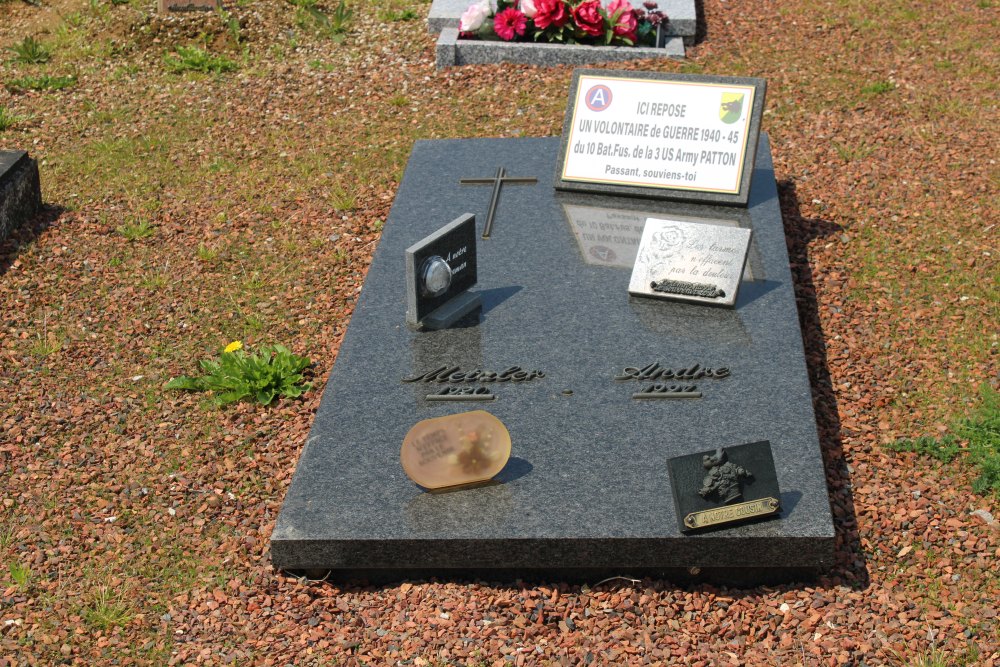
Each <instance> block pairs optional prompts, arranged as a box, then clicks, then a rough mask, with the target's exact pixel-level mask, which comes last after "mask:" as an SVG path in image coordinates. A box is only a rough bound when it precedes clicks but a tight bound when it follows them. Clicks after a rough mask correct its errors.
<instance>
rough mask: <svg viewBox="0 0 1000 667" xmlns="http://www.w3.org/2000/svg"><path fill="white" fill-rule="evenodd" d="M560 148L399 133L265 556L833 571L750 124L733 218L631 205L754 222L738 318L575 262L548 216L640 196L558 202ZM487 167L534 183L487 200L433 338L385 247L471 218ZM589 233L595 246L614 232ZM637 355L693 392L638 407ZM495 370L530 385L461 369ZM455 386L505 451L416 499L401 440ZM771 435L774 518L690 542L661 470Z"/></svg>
mask: <svg viewBox="0 0 1000 667" xmlns="http://www.w3.org/2000/svg"><path fill="white" fill-rule="evenodd" d="M558 150H559V139H558V138H548V139H472V140H438V141H420V142H417V143H416V144H415V146H414V149H413V153H412V156H411V158H410V162H409V165H408V167H407V170H406V173H405V175H404V178H403V182H402V184H401V186H400V189H399V192H398V194H397V197H396V201H395V204H394V206H393V209H392V212H391V214H390V216H389V220H388V222H387V223H386V225H385V229H384V231H383V235H382V239H381V241H380V244H379V247H378V249H377V251H376V253H375V257H374V260H373V262H372V265H371V268H370V270H369V272H368V276H367V279H366V282H365V286H364V289H363V290H362V293H361V295H360V297H359V299H358V302H357V306H356V307H355V312H354V317H353V319H352V321H351V323H350V326H349V328H348V331H347V334H346V335H345V337H344V341H343V343H342V345H341V347H340V351H339V354H338V357H337V362H336V365H335V366H334V368H333V371H332V373H331V375H330V379H329V383H328V385H327V388H326V391H325V394H324V396H323V400H322V402H321V405H320V407H319V410H318V412H317V414H316V419H315V423H314V425H313V428H312V432H311V434H310V436H309V438H308V440H307V442H306V444H305V447H304V448H303V450H302V454H301V457H300V459H299V462H298V467H297V469H296V472H295V476H294V479H293V480H292V483H291V486H290V488H289V489H288V493H287V495H286V497H285V501H284V505H283V506H282V509H281V512H280V515H279V517H278V519H277V523H276V525H275V528H274V531H273V533H272V536H271V556H272V561H273V564H274V565H275V566H276V567H279V568H285V569H290V570H305V571H310V572H313V573H317V572H320V573H325V572H326V571H327V570H330V571H332V576H334V577H365V578H368V579H370V580H392V579H399V578H404V577H426V576H439V577H440V576H482V577H488V578H491V579H510V578H514V577H535V576H545V577H564V578H579V577H587V578H590V577H597V576H608V575H610V574H619V575H635V576H642V575H651V576H668V577H674V576H682V575H683V576H689V574H690V573H696V572H698V573H700V574H699V575H698V576H701V577H710V578H713V579H717V580H722V581H735V582H760V581H773V580H782V579H785V580H788V579H793V578H799V577H803V576H808V575H809V574H811V573H815V572H816V571H817V570H819V569H823V568H825V567H827V566H829V565H830V564H831V563H832V559H833V549H834V529H833V523H832V518H831V514H830V505H829V499H828V495H827V489H826V480H825V477H824V468H823V461H822V458H821V455H820V447H819V442H818V438H817V432H816V423H815V418H814V414H813V408H812V398H811V392H810V386H809V378H808V375H807V371H806V363H805V359H804V354H803V346H802V338H801V333H800V330H799V321H798V316H797V312H796V306H795V298H794V293H793V286H792V278H791V273H790V270H789V266H788V254H787V251H786V248H785V236H784V230H783V227H782V221H781V213H780V210H779V206H778V196H777V190H776V187H775V181H774V174H773V167H772V163H771V155H770V149H769V145H768V142H767V138H766V136H764V135H762V136H761V141H760V149H759V151H758V153H757V161H756V176H755V177H754V179H753V187H752V191H751V196H750V202H749V206H748V207H747V208H746V209H741V210H739V211H737V212H734V211H732V210H731V209H728V210H727V209H726V208H724V207H714V206H707V205H698V204H691V203H682V202H664V201H644V202H642V210H643V211H644V212H646V211H648V212H650V213H653V214H656V215H658V216H660V217H669V216H685V218H684V219H697V218H704V219H705V220H706V221H707V222H710V223H712V222H715V221H718V220H719V219H720V218H721V219H726V220H730V219H731V220H733V222H734V223H735V224H739V225H741V226H742V225H747V226H749V227H750V228H751V229H752V230H753V236H752V242H751V246H752V247H751V249H750V259H749V261H748V264H749V266H750V267H751V268H752V272H748V274H745V276H744V281H745V282H744V283H743V284H742V286H741V288H740V290H739V297H738V299H737V302H736V305H735V308H733V309H718V308H710V307H704V306H699V305H694V304H688V303H677V302H669V301H659V300H651V299H641V298H634V297H629V295H628V289H627V288H628V283H629V277H630V273H631V271H630V269H629V268H628V267H622V266H615V265H600V264H594V263H591V262H588V261H586V259H585V257H584V256H583V253H582V250H583V247H584V246H582V245H581V243H580V241H579V240H578V238H577V234H578V232H579V230H578V229H577V228H576V227H575V226H574V225H573V224H571V223H570V222H569V221H568V220H567V219H566V216H565V215H564V210H566V206H567V205H569V206H571V207H572V206H577V207H579V206H589V207H601V208H604V209H614V208H615V207H616V206H619V205H621V207H622V209H623V210H624V211H625V212H626V217H629V216H631V215H633V211H634V209H635V207H636V205H637V204H636V201H637V200H635V199H632V200H627V201H622V200H620V199H616V198H612V197H607V196H601V195H594V194H577V193H565V192H556V191H555V190H554V188H553V182H552V179H553V174H554V173H555V161H556V156H557V153H558ZM502 165H507V166H516V169H517V172H518V175H523V176H537V177H538V179H539V182H538V185H537V186H532V187H530V188H523V189H518V190H517V191H516V192H517V196H506V197H504V198H503V200H502V201H501V203H500V206H499V207H498V210H497V214H496V219H495V223H494V228H493V233H492V235H491V237H490V238H489V239H487V240H483V241H481V242H480V244H479V282H478V292H479V293H480V294H481V295H482V299H483V309H482V311H481V313H478V314H476V315H475V316H474V317H473V318H472V319H471V320H470V321H467V322H462V323H460V324H459V325H456V326H455V327H452V328H449V329H445V330H441V331H429V332H416V331H413V330H411V329H410V328H408V327H407V326H406V323H405V313H406V299H405V296H404V292H403V289H402V285H403V283H404V280H405V277H404V273H403V271H402V269H401V266H400V261H399V258H400V257H401V256H402V253H403V251H404V249H405V248H407V247H409V246H410V245H411V244H413V243H414V242H415V241H417V240H419V239H421V238H423V237H425V236H426V235H428V234H430V233H431V232H433V231H434V230H435V229H436V228H437V227H438V226H439V225H440V221H441V220H450V219H453V218H454V217H456V216H458V215H460V214H462V213H463V212H466V211H469V212H472V213H474V214H476V217H477V220H478V221H480V222H479V224H480V226H481V225H482V221H483V220H484V218H485V209H486V207H487V204H488V201H489V192H488V191H486V189H485V188H478V189H477V188H468V187H463V186H461V185H460V184H459V180H460V179H462V178H466V177H469V176H475V175H480V174H484V173H491V172H492V171H494V170H495V169H496V168H497V167H498V166H502ZM512 192H514V191H513V190H512ZM508 194H509V193H508ZM605 219H608V220H611V219H612V218H605ZM600 224H603V223H599V225H600ZM586 233H587V234H590V233H593V234H595V235H597V236H600V235H606V236H607V237H608V240H612V239H613V238H614V237H615V236H616V234H617V230H616V229H615V228H614V227H613V226H612V225H611V224H608V225H607V227H606V228H605V229H601V228H600V226H598V228H597V229H596V230H593V229H592V230H591V231H587V232H586ZM595 241H597V242H600V241H601V239H599V238H595ZM622 242H623V243H627V242H628V241H627V240H623V241H622ZM749 274H752V279H748V278H747V275H749ZM654 363H655V364H659V366H657V367H656V369H657V371H662V372H657V373H655V374H656V375H657V381H661V380H662V381H671V382H672V381H677V382H682V383H683V384H685V385H688V384H690V385H696V388H697V393H700V394H701V397H700V398H693V397H688V398H683V399H677V400H671V399H667V400H636V399H634V398H633V395H634V394H635V393H637V392H641V391H643V390H644V389H645V388H646V385H648V384H649V383H648V382H646V381H645V380H641V379H638V377H639V376H641V375H643V374H642V373H639V372H638V371H636V372H635V373H633V374H632V375H630V374H629V373H628V372H624V371H625V370H626V369H629V368H632V369H641V368H645V367H646V366H650V365H651V364H654ZM696 364H697V365H698V366H697V367H695V365H696ZM440 367H447V372H445V370H441V371H440V372H438V373H436V374H432V375H429V376H428V377H433V378H434V379H433V381H432V382H431V383H429V384H428V383H423V382H409V383H405V382H403V381H402V380H403V378H412V377H415V376H420V375H423V374H427V373H431V372H432V371H435V370H436V369H438V368H440ZM512 367H519V368H520V369H522V370H521V371H520V372H522V373H525V372H527V373H533V379H532V380H531V381H530V382H529V381H522V382H513V381H512V382H498V381H493V382H491V383H489V384H488V385H483V384H481V383H480V382H478V381H477V380H471V381H470V380H469V378H470V377H472V378H477V377H482V374H484V373H487V372H489V373H492V374H493V375H492V377H493V378H497V377H499V374H502V373H504V372H507V373H508V377H512V376H513V372H512V371H510V369H511V368H512ZM650 367H651V368H652V366H650ZM453 368H454V369H455V370H451V369H453ZM709 368H711V369H713V370H712V372H711V373H709V372H707V370H706V369H709ZM722 368H725V369H727V371H728V372H723V371H722V370H721V369H722ZM664 369H669V370H670V372H669V373H668V372H667V370H664ZM471 371H480V373H479V374H477V373H474V372H471ZM702 371H705V372H702ZM616 376H622V379H618V380H616V379H615V378H616ZM647 376H649V377H651V376H652V372H647ZM679 378H683V379H679ZM442 379H443V380H444V382H439V381H440V380H442ZM449 386H454V387H480V386H488V387H489V389H490V390H491V392H492V393H493V394H495V396H496V399H495V400H494V401H491V402H489V403H480V404H478V406H479V407H481V408H482V409H486V410H487V411H488V412H490V413H491V414H493V415H495V416H496V417H498V418H499V419H500V420H501V421H502V422H503V423H504V424H505V425H506V427H507V429H508V430H509V432H510V436H511V439H512V443H513V444H512V452H511V459H510V461H509V463H508V464H507V466H506V467H505V468H504V469H503V470H502V471H501V472H500V473H499V474H498V475H497V476H496V477H495V479H494V482H495V483H493V484H491V485H486V486H482V487H478V488H473V489H465V490H461V491H454V492H450V493H428V492H425V491H424V490H422V489H420V488H419V487H418V486H417V485H415V484H414V483H413V482H412V481H411V480H409V479H408V478H407V476H406V474H405V473H404V472H403V469H402V467H401V465H400V446H401V443H402V441H403V437H404V436H405V435H406V433H407V431H408V430H409V429H410V428H411V427H412V426H413V425H414V424H415V423H416V422H418V421H420V420H423V419H428V418H431V417H438V416H443V415H448V414H455V413H458V412H463V411H465V410H468V409H470V407H469V405H468V404H461V403H440V402H433V401H428V400H427V398H426V397H427V395H428V394H429V393H431V392H433V391H435V390H439V389H441V388H444V387H449ZM474 405H475V404H474ZM765 440H767V441H769V442H770V444H771V450H772V451H773V454H774V466H775V473H776V480H777V483H778V485H779V487H780V490H781V493H780V496H781V497H780V506H781V513H780V516H779V517H778V518H774V519H771V520H767V521H761V522H755V523H748V524H743V525H735V526H732V527H722V528H719V529H718V530H712V531H709V532H705V533H697V534H692V535H686V534H684V533H683V532H682V531H681V527H680V526H679V525H678V519H677V512H676V508H675V506H674V501H673V497H672V488H671V483H670V474H669V471H668V465H667V462H668V460H670V459H672V458H674V457H678V456H683V455H686V454H693V453H697V452H704V451H710V450H713V449H715V448H717V447H730V446H733V445H737V444H740V443H747V442H759V441H765Z"/></svg>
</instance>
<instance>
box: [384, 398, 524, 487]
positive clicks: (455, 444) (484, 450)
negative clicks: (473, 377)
mask: <svg viewBox="0 0 1000 667" xmlns="http://www.w3.org/2000/svg"><path fill="white" fill-rule="evenodd" d="M399 458H400V462H401V463H402V464H403V470H404V471H406V474H407V476H409V478H410V479H412V480H413V481H414V482H416V483H417V484H419V485H420V486H422V487H424V488H427V489H442V488H445V487H448V486H457V485H460V484H472V483H475V482H484V481H486V480H488V479H490V478H491V477H493V476H494V475H496V474H497V473H498V472H500V471H501V470H503V467H504V466H505V465H507V460H508V459H509V458H510V433H508V432H507V427H506V426H504V425H503V422H502V421H500V420H499V419H497V418H496V417H494V416H493V415H491V414H490V413H488V412H486V411H485V410H473V411H472V412H463V413H461V414H457V415H448V416H446V417H435V418H434V419H425V420H423V421H420V422H417V423H416V424H414V425H413V428H411V429H410V431H409V433H407V434H406V437H405V438H403V446H402V448H401V450H400V453H399Z"/></svg>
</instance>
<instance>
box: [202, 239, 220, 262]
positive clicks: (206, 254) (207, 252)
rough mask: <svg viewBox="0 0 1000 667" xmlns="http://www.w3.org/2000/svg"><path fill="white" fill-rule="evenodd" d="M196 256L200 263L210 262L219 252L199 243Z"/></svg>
mask: <svg viewBox="0 0 1000 667" xmlns="http://www.w3.org/2000/svg"><path fill="white" fill-rule="evenodd" d="M197 255H198V259H200V260H201V261H203V262H211V261H213V260H214V259H215V258H216V257H218V256H219V251H218V250H216V249H215V248H211V247H209V246H207V245H205V244H204V243H199V244H198V250H197Z"/></svg>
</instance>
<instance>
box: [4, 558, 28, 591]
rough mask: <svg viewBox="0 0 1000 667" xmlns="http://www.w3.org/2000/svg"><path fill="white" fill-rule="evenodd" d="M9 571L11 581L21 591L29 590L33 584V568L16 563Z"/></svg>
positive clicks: (12, 564) (11, 565)
mask: <svg viewBox="0 0 1000 667" xmlns="http://www.w3.org/2000/svg"><path fill="white" fill-rule="evenodd" d="M8 571H9V572H10V580H11V581H13V582H14V585H15V586H17V587H18V588H21V589H26V588H28V585H29V584H30V583H31V568H29V567H28V566H27V565H21V563H19V562H17V561H14V562H13V563H11V564H10V566H9V567H8Z"/></svg>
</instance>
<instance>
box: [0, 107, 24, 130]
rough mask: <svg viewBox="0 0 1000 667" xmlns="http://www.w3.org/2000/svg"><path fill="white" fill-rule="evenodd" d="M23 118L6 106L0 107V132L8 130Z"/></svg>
mask: <svg viewBox="0 0 1000 667" xmlns="http://www.w3.org/2000/svg"><path fill="white" fill-rule="evenodd" d="M22 120H24V117H23V116H18V115H16V114H15V113H14V112H12V111H11V110H10V109H8V108H7V107H0V132H3V131H4V130H9V129H10V128H12V127H14V126H15V125H17V124H18V123H20V122H21V121H22Z"/></svg>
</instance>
